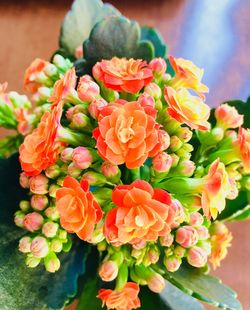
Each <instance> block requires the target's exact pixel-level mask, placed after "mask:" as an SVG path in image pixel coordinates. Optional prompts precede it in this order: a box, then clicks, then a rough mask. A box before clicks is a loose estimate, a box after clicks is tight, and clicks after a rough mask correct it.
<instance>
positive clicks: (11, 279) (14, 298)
mask: <svg viewBox="0 0 250 310" xmlns="http://www.w3.org/2000/svg"><path fill="white" fill-rule="evenodd" d="M19 172H20V166H19V163H18V155H17V154H15V155H13V156H11V157H10V158H9V159H0V175H1V178H0V206H1V216H0V296H1V297H0V309H1V310H5V309H6V310H9V309H11V310H26V309H32V310H36V309H41V308H42V307H43V306H45V305H46V306H47V308H50V309H61V308H62V307H63V306H64V305H65V303H66V302H67V301H68V300H69V298H70V297H72V296H74V295H75V294H76V290H77V278H78V275H79V274H81V273H83V272H84V263H85V259H86V256H87V253H88V250H87V247H86V246H85V245H84V243H83V242H80V241H78V242H74V244H73V248H72V250H71V251H70V253H65V254H61V255H59V258H60V261H61V268H60V270H59V271H58V272H56V273H55V274H50V273H48V272H46V271H45V269H44V267H39V268H35V269H29V268H28V267H27V266H26V265H25V263H24V255H23V254H21V253H19V251H18V240H19V238H20V237H22V236H23V235H24V233H25V231H24V230H22V229H20V228H17V227H16V226H15V225H14V223H13V214H14V212H15V210H16V209H17V208H18V202H19V201H20V200H21V199H23V198H25V197H26V196H25V192H24V191H23V190H22V189H21V187H20V186H19V182H18V179H19Z"/></svg>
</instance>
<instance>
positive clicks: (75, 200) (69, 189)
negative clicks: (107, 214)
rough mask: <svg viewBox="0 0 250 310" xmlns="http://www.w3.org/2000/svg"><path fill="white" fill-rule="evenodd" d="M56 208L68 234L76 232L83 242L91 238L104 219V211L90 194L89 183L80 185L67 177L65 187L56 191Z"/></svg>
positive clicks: (85, 182) (82, 182) (84, 182)
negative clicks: (97, 224) (96, 225)
mask: <svg viewBox="0 0 250 310" xmlns="http://www.w3.org/2000/svg"><path fill="white" fill-rule="evenodd" d="M56 206H57V208H58V212H59V214H60V222H61V225H62V227H63V228H64V229H66V230H67V231H68V232H71V233H72V232H74V233H76V234H77V236H78V237H79V238H80V239H82V240H87V239H88V238H90V237H91V235H92V233H93V231H94V228H95V224H96V223H98V222H99V221H100V220H101V218H102V210H101V208H100V206H99V204H98V203H97V201H96V200H95V199H94V196H93V194H92V193H91V192H89V185H88V182H87V181H81V182H80V183H79V182H78V181H77V180H76V179H74V178H72V177H70V176H67V177H66V178H65V179H64V182H63V187H62V188H60V189H58V190H57V191H56Z"/></svg>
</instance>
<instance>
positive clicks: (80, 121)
mask: <svg viewBox="0 0 250 310" xmlns="http://www.w3.org/2000/svg"><path fill="white" fill-rule="evenodd" d="M88 126H90V119H89V117H88V116H87V115H86V114H84V113H76V114H74V115H73V117H72V121H71V123H70V127H71V128H73V129H81V128H86V127H88Z"/></svg>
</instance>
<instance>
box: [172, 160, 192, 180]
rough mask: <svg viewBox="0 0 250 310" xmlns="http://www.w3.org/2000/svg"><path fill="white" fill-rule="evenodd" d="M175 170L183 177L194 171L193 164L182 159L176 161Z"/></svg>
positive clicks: (190, 174)
mask: <svg viewBox="0 0 250 310" xmlns="http://www.w3.org/2000/svg"><path fill="white" fill-rule="evenodd" d="M175 171H176V174H180V175H182V176H185V177H191V176H192V175H193V173H194V171H195V164H194V162H193V161H191V160H182V161H180V162H179V163H178V166H177V168H176V170H175Z"/></svg>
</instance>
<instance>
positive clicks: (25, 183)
mask: <svg viewBox="0 0 250 310" xmlns="http://www.w3.org/2000/svg"><path fill="white" fill-rule="evenodd" d="M19 182H20V185H21V186H22V187H23V188H29V187H30V181H29V177H28V176H27V175H26V173H25V172H22V173H21V174H20V177H19Z"/></svg>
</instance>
